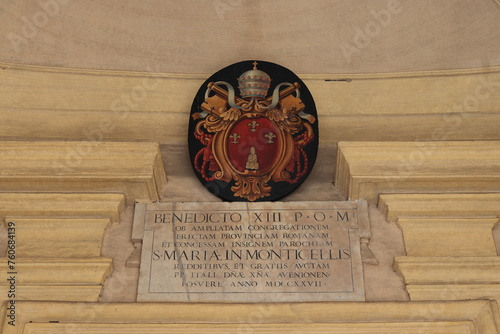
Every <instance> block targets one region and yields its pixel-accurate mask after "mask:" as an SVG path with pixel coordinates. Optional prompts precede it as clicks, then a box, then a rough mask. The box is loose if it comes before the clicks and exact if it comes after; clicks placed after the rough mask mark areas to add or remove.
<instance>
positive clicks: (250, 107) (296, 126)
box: [191, 62, 317, 201]
mask: <svg viewBox="0 0 500 334" xmlns="http://www.w3.org/2000/svg"><path fill="white" fill-rule="evenodd" d="M257 66H258V63H257V62H253V69H251V70H248V71H246V72H244V73H243V74H241V75H240V77H239V78H238V84H239V87H238V88H239V89H240V92H241V97H237V96H236V95H235V91H234V88H233V87H232V85H231V84H230V83H228V82H226V81H215V82H209V83H208V84H207V86H206V91H205V94H204V101H203V102H202V103H201V105H200V106H199V108H198V109H197V111H196V112H193V113H192V115H191V117H192V121H193V122H196V125H195V126H194V133H193V135H194V137H195V138H196V140H198V141H199V143H201V144H202V147H201V148H200V149H199V150H198V151H197V152H196V154H194V158H193V161H192V163H193V167H194V169H195V171H196V172H197V173H198V176H199V177H200V178H201V179H202V180H204V181H205V182H212V181H216V180H217V181H221V182H225V183H230V182H233V181H234V183H233V185H232V186H231V188H230V189H231V191H232V193H233V196H234V197H235V198H237V199H236V200H246V201H256V200H259V199H260V200H266V198H267V197H269V196H270V194H271V191H272V187H273V186H271V185H270V184H269V183H270V181H272V182H273V184H274V186H277V185H279V183H278V182H285V183H288V184H295V183H298V182H301V181H303V179H304V178H305V176H306V175H307V174H308V172H309V171H310V169H311V168H312V164H313V163H314V161H310V159H309V157H308V154H307V153H306V151H305V148H306V147H307V146H308V145H309V144H310V143H311V142H312V141H313V140H314V139H315V138H316V136H317V134H316V133H315V129H314V128H313V125H314V123H315V122H316V117H315V116H314V115H312V114H308V113H306V112H305V109H306V105H305V104H304V103H303V101H302V100H301V98H300V91H301V85H300V84H299V82H294V83H293V84H292V83H289V82H282V83H280V84H278V85H276V86H275V87H274V91H273V94H272V95H271V96H267V91H268V89H269V88H270V86H271V78H270V76H269V75H268V74H267V73H265V72H264V71H261V70H259V69H257ZM224 86H225V88H226V89H224V88H223V87H224ZM313 108H314V107H313ZM316 131H317V130H316ZM314 158H315V154H314V157H313V160H314Z"/></svg>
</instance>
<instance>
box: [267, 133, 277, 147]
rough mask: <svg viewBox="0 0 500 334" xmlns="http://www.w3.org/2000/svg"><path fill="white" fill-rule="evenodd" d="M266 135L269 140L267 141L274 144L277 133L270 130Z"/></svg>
mask: <svg viewBox="0 0 500 334" xmlns="http://www.w3.org/2000/svg"><path fill="white" fill-rule="evenodd" d="M264 137H266V138H267V139H268V140H267V141H266V143H268V144H272V143H274V140H273V139H274V138H276V135H275V134H274V133H272V132H269V133H268V134H266V135H264Z"/></svg>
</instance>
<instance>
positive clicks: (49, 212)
mask: <svg viewBox="0 0 500 334" xmlns="http://www.w3.org/2000/svg"><path fill="white" fill-rule="evenodd" d="M0 203H2V205H1V206H0V217H1V218H2V219H4V218H5V217H6V216H12V217H82V218H86V217H88V218H108V219H110V220H111V222H113V223H117V222H119V220H120V213H121V212H122V211H123V210H124V207H125V196H124V195H123V194H99V193H97V194H96V193H94V194H92V193H87V194H86V193H73V194H67V193H19V192H15V193H2V192H0Z"/></svg>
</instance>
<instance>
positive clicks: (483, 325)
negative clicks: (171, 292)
mask: <svg viewBox="0 0 500 334" xmlns="http://www.w3.org/2000/svg"><path fill="white" fill-rule="evenodd" d="M16 306H17V314H18V319H17V323H18V325H17V326H15V327H13V326H8V325H7V321H8V319H5V318H4V320H3V321H4V327H3V333H4V334H14V333H16V334H18V333H23V328H28V329H33V330H35V329H40V330H43V329H44V328H45V329H47V328H48V329H49V331H48V332H50V333H59V332H61V331H63V332H64V330H66V329H67V328H73V329H74V328H78V329H80V328H81V329H87V332H88V330H89V329H92V328H97V329H98V330H97V332H99V333H117V332H119V331H118V329H124V330H126V328H132V329H134V330H140V329H142V333H144V332H148V333H149V332H151V333H155V331H154V330H158V327H163V328H164V329H165V330H169V332H174V331H175V332H177V333H183V332H186V333H187V331H183V329H191V331H190V332H199V333H220V332H224V330H222V328H224V329H238V328H242V327H241V326H244V328H246V326H252V327H251V328H252V329H254V325H256V326H255V327H256V331H257V332H261V333H262V332H263V330H264V329H268V330H271V331H273V332H275V331H277V333H280V331H283V329H287V332H291V331H297V332H313V331H314V329H318V330H322V329H329V330H330V332H333V331H335V330H336V329H337V330H340V329H347V330H348V332H349V333H358V332H359V333H381V332H384V333H394V332H395V333H398V331H395V330H396V329H402V330H403V332H406V331H407V330H410V329H425V328H432V329H435V330H436V331H433V332H435V333H443V330H444V329H450V331H449V332H446V331H444V333H479V334H494V333H498V331H497V328H496V324H495V320H499V319H498V314H497V310H495V308H498V306H497V304H496V303H493V302H490V301H487V300H477V301H460V302H458V301H451V302H439V301H437V302H387V303H380V302H373V303H344V302H339V303H294V304H289V303H275V304H206V303H203V304H195V303H160V304H158V303H141V305H140V306H138V305H137V303H50V302H17V303H16ZM3 307H4V309H5V306H3ZM433 310H439V311H438V312H433ZM429 312H431V314H430V313H429ZM255 317H258V319H259V322H258V324H255ZM54 319H56V320H57V321H58V322H59V325H56V324H50V322H51V321H54ZM29 322H31V323H32V324H33V325H30V326H27V325H28V323H29ZM44 323H45V324H44ZM38 324H40V327H37V326H38ZM128 324H131V325H132V326H130V327H127V325H128ZM25 326H27V327H25ZM65 326H66V327H65ZM75 326H76V327H75ZM86 326H87V327H86ZM194 328H198V329H199V330H196V331H195V330H193V329H194ZM147 329H152V330H151V331H149V330H147ZM385 329H387V331H386V330H385ZM51 330H53V331H51ZM56 330H58V331H56ZM134 330H132V331H130V332H129V333H141V332H137V331H134ZM467 330H468V331H467ZM79 332H80V331H79ZM267 332H269V331H267ZM335 332H337V331H335ZM400 332H401V331H400ZM400 332H399V333H400ZM42 333H43V331H42ZM83 333H85V332H83ZM119 333H125V331H122V332H119ZM319 333H321V331H319Z"/></svg>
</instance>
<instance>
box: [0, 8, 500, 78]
mask: <svg viewBox="0 0 500 334" xmlns="http://www.w3.org/2000/svg"><path fill="white" fill-rule="evenodd" d="M493 1H497V0H493ZM499 1H500V0H499ZM0 69H4V70H5V69H10V70H25V71H36V72H51V73H73V74H85V75H97V76H102V75H109V76H120V77H122V76H126V77H127V76H129V77H145V76H157V77H162V78H172V79H179V78H181V79H200V80H206V78H208V77H209V76H211V75H212V74H211V73H166V72H147V71H146V72H144V71H120V70H96V69H87V68H71V67H55V66H41V65H34V64H21V63H14V62H5V61H0ZM496 72H500V66H486V67H477V68H463V69H449V70H433V71H432V70H431V71H414V72H387V73H347V74H336V73H331V74H321V73H299V74H298V76H299V77H300V78H302V79H306V80H328V79H343V78H352V77H355V78H358V79H387V78H398V77H408V78H411V77H427V76H454V75H470V74H481V73H496Z"/></svg>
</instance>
